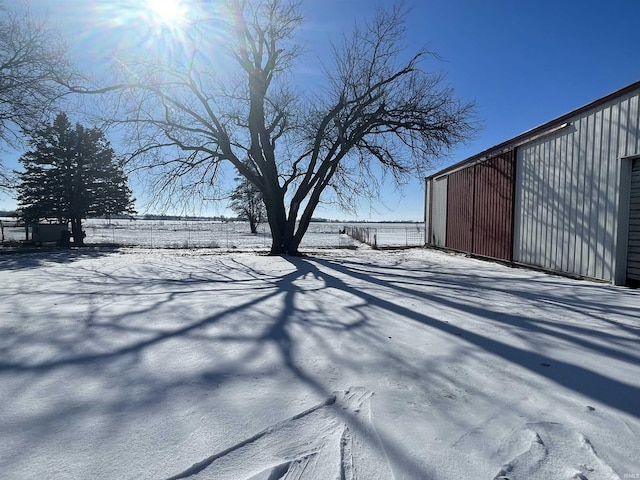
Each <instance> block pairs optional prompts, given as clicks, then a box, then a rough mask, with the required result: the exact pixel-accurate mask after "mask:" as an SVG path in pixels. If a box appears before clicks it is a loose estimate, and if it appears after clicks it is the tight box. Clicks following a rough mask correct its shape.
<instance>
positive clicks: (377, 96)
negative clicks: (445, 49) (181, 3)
mask: <svg viewBox="0 0 640 480" xmlns="http://www.w3.org/2000/svg"><path fill="white" fill-rule="evenodd" d="M214 3H215V5H214ZM299 11H300V10H299V4H298V3H297V2H295V1H289V0H221V1H220V2H202V7H201V9H197V10H196V9H194V11H193V12H192V17H191V18H190V21H189V23H188V25H187V26H186V27H185V28H184V32H183V33H182V34H181V35H180V37H179V38H180V48H176V51H174V52H172V55H169V56H167V57H166V58H164V59H163V58H149V57H148V56H147V57H141V56H134V55H131V54H129V55H126V56H122V57H120V58H119V59H118V62H119V65H120V66H121V67H122V70H121V72H122V77H121V81H120V82H115V83H113V84H110V85H106V86H104V87H103V88H93V87H90V86H88V85H87V84H85V85H83V84H76V85H74V86H73V89H74V91H77V92H85V93H108V92H111V93H116V94H117V95H118V97H117V100H118V102H117V105H118V111H117V112H116V115H115V119H116V120H117V121H119V122H120V123H122V124H125V125H129V126H130V127H131V134H132V135H131V138H132V139H134V140H135V141H136V142H137V145H138V149H137V150H136V152H135V155H134V156H136V157H137V162H138V165H140V166H141V167H145V168H147V169H148V171H149V172H150V173H155V174H157V175H158V177H157V178H158V179H159V180H158V181H157V184H156V185H157V186H158V187H160V190H161V191H162V192H163V193H170V194H176V193H180V192H182V193H184V192H186V193H187V194H188V195H196V194H200V195H202V197H205V196H206V190H207V189H208V188H211V186H212V185H215V184H216V182H217V181H218V175H219V172H220V170H221V165H223V164H224V163H225V162H228V163H230V164H232V165H233V167H235V169H237V171H238V172H240V174H241V175H243V176H244V177H245V178H246V179H247V180H248V181H249V182H250V183H251V184H252V185H254V186H255V187H256V188H257V189H258V190H259V191H260V192H261V193H262V196H263V198H264V203H265V208H266V212H267V217H268V223H269V227H270V230H271V234H272V245H271V252H272V253H273V254H294V255H295V254H297V253H298V248H299V245H300V242H301V240H302V237H303V236H304V234H305V232H306V231H307V228H308V226H309V222H310V221H311V218H312V215H313V212H314V211H315V209H316V207H317V206H318V205H319V203H320V202H321V201H322V199H323V198H328V196H331V197H333V198H335V199H336V200H337V201H338V202H339V203H340V205H341V206H343V207H345V208H348V207H349V206H351V205H353V203H354V202H355V201H356V199H357V198H359V197H362V196H364V197H373V196H375V195H376V194H377V192H378V190H379V185H380V182H381V180H382V179H383V178H384V177H387V178H390V179H392V180H393V181H395V182H397V184H398V185H401V184H402V182H403V180H404V179H405V178H406V176H407V175H420V176H421V175H423V174H424V173H425V171H426V169H427V168H429V167H430V165H431V164H432V161H433V160H434V159H437V158H438V157H440V156H442V155H443V154H445V153H447V152H448V150H449V149H450V148H451V147H453V146H454V145H456V144H458V143H459V142H461V141H464V140H465V139H467V138H468V137H469V136H470V135H471V134H472V133H473V132H474V128H475V126H474V123H473V120H472V117H473V105H471V104H466V103H462V102H460V101H458V100H457V99H456V98H455V96H454V93H453V91H452V90H451V89H449V88H447V87H446V86H444V85H443V77H442V75H441V74H439V73H430V72H427V71H425V70H424V69H423V66H424V63H425V60H426V59H427V58H430V57H431V54H430V52H428V51H426V50H418V51H416V52H406V51H405V49H404V48H403V45H404V39H405V38H404V37H405V29H406V18H407V11H406V10H405V9H403V8H402V7H401V6H395V7H392V8H390V9H386V10H378V11H377V12H376V14H375V15H374V16H373V17H372V18H371V19H369V20H367V21H365V22H363V23H361V24H360V26H358V27H356V28H355V29H354V30H353V32H351V34H350V35H348V36H345V38H344V39H343V41H342V43H340V44H336V45H334V48H333V59H332V60H328V61H327V64H326V66H325V67H317V68H318V70H319V72H321V73H323V75H324V82H323V83H321V84H319V85H318V86H317V88H316V87H314V88H313V89H312V90H311V91H309V90H308V89H305V88H303V87H302V85H298V84H296V82H295V77H294V76H293V75H292V71H293V69H294V68H295V66H296V62H297V61H299V60H300V59H301V58H303V57H301V56H300V52H301V49H300V48H299V46H298V45H297V44H296V34H297V31H298V29H299V28H300V25H301V23H302V17H301V15H300V13H299Z"/></svg>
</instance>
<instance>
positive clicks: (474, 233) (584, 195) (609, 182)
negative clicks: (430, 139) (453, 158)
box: [425, 82, 640, 285]
mask: <svg viewBox="0 0 640 480" xmlns="http://www.w3.org/2000/svg"><path fill="white" fill-rule="evenodd" d="M425 187H426V195H425V223H426V228H425V231H426V236H427V238H426V243H427V245H430V246H434V247H440V248H446V249H451V250H455V251H460V252H465V253H470V254H473V255H477V256H480V257H487V258H493V259H498V260H502V261H506V262H509V263H514V264H519V265H526V266H532V267H536V268H542V269H545V270H549V271H555V272H560V273H563V274H569V275H574V276H579V277H585V278H592V279H598V280H604V281H608V282H612V283H616V284H626V285H640V82H636V83H634V84H632V85H629V86H628V87H625V88H623V89H621V90H618V91H617V92H614V93H612V94H610V95H607V96H606V97H603V98H601V99H598V100H596V101H594V102H592V103H590V104H588V105H585V106H584V107H581V108H579V109H577V110H574V111H573V112H570V113H568V114H566V115H563V116H562V117H559V118H557V119H555V120H552V121H550V122H548V123H545V124H544V125H541V126H539V127H536V128H534V129H532V130H529V131H528V132H525V133H523V134H521V135H519V136H517V137H515V138H512V139H510V140H508V141H506V142H503V143H501V144H499V145H496V146H495V147H492V148H490V149H488V150H485V151H484V152H481V153H479V154H477V155H474V156H472V157H470V158H468V159H467V160H464V161H462V162H460V163H457V164H455V165H452V166H451V167H448V168H446V169H444V170H441V171H439V172H437V173H435V174H434V175H431V176H430V177H427V178H426V185H425Z"/></svg>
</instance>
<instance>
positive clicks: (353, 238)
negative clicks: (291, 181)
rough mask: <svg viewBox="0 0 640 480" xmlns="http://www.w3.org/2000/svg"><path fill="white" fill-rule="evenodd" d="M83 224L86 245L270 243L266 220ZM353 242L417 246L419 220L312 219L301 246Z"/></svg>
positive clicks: (11, 236) (5, 238)
mask: <svg viewBox="0 0 640 480" xmlns="http://www.w3.org/2000/svg"><path fill="white" fill-rule="evenodd" d="M83 228H84V231H85V233H86V237H85V243H86V244H90V245H117V246H130V247H144V248H187V249H191V248H221V249H227V250H232V249H255V250H266V249H269V248H270V247H271V234H270V231H269V227H268V225H264V224H263V225H260V226H259V227H258V231H257V233H255V234H252V233H250V232H249V226H248V224H247V223H245V222H219V221H211V220H120V219H118V220H107V219H88V220H85V221H84V222H83ZM0 230H1V232H2V245H3V246H8V245H16V244H20V243H24V242H25V241H26V239H27V237H26V232H25V227H24V225H21V224H20V223H19V222H17V221H15V220H12V219H0ZM358 242H361V243H365V244H368V245H371V246H373V247H374V248H385V247H410V246H422V245H424V225H422V224H393V225H389V224H364V225H363V224H360V225H359V224H340V223H334V222H312V223H311V225H310V226H309V229H308V231H307V233H306V234H305V236H304V239H303V241H302V244H301V247H302V248H304V247H307V248H309V247H326V248H354V247H355V246H357V244H358Z"/></svg>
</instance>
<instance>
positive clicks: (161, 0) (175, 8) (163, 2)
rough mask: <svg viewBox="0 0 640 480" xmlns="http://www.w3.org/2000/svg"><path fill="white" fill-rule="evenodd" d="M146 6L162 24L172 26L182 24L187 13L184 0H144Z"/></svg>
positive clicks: (155, 19)
mask: <svg viewBox="0 0 640 480" xmlns="http://www.w3.org/2000/svg"><path fill="white" fill-rule="evenodd" d="M143 4H144V8H145V10H147V11H148V12H149V14H150V16H151V17H152V18H153V20H154V21H155V22H157V23H159V24H160V25H163V26H167V27H172V26H177V25H180V24H181V23H182V22H183V21H184V19H185V15H186V5H185V4H184V1H183V0H143Z"/></svg>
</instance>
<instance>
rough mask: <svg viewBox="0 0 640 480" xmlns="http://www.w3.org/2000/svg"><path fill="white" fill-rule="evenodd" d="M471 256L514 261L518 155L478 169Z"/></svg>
mask: <svg viewBox="0 0 640 480" xmlns="http://www.w3.org/2000/svg"><path fill="white" fill-rule="evenodd" d="M474 169H475V172H474V174H475V192H474V222H473V247H472V252H473V253H475V254H478V255H483V256H486V257H493V258H499V259H502V260H511V257H512V248H511V245H512V241H513V190H514V181H515V152H514V151H513V150H511V151H510V152H507V153H505V154H503V155H500V156H497V157H494V158H491V159H490V160H487V161H485V162H483V163H480V164H477V165H476V166H475V167H474Z"/></svg>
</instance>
